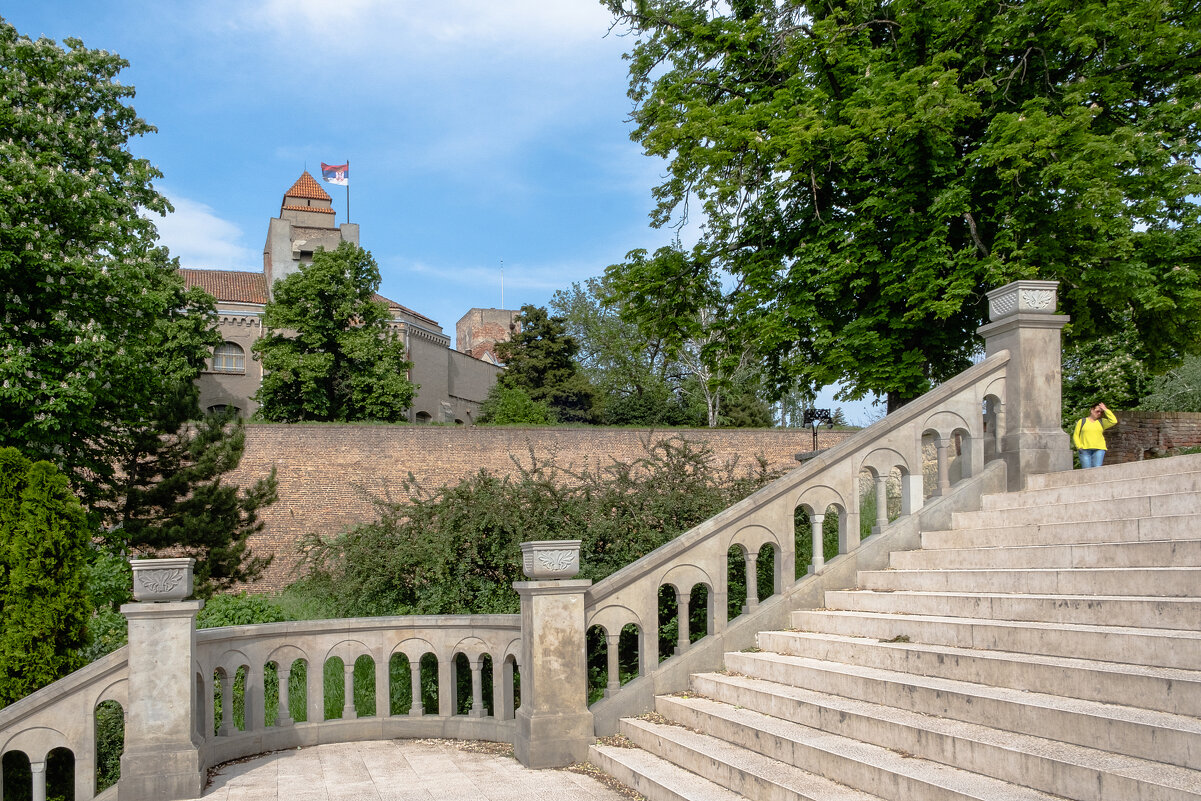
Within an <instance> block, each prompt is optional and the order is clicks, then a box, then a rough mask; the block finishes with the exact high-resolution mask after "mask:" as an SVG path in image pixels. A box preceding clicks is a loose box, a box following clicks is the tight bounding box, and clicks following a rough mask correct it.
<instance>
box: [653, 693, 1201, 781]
mask: <svg viewBox="0 0 1201 801" xmlns="http://www.w3.org/2000/svg"><path fill="white" fill-rule="evenodd" d="M691 690H692V692H694V693H697V694H699V695H701V696H705V697H708V698H712V699H714V700H717V701H721V702H723V703H725V704H729V705H732V706H736V707H744V708H746V709H750V710H754V711H756V712H760V713H763V714H766V715H771V716H773V717H776V718H781V719H784V720H790V721H793V722H794V723H797V724H800V725H803V726H809V727H811V728H815V729H821V730H823V731H829V732H831V733H833V734H838V735H842V736H844V737H850V738H853V739H856V740H862V741H863V742H869V743H872V744H874V745H878V746H881V747H883V748H888V749H890V750H893V751H896V752H898V753H908V754H913V755H914V756H916V757H920V758H922V759H928V760H932V761H934V762H939V763H942V764H947V765H952V766H954V767H957V768H960V769H963V770H968V771H972V772H975V773H980V774H983V775H986V776H992V777H993V778H996V779H1000V780H1002V781H1008V782H1014V783H1019V784H1024V785H1027V786H1030V787H1033V788H1034V789H1036V790H1041V791H1043V792H1047V793H1053V794H1056V795H1060V796H1064V797H1065V798H1072V799H1076V800H1077V801H1110V799H1124V800H1125V801H1201V772H1198V771H1197V770H1190V769H1188V768H1182V767H1177V766H1171V765H1164V764H1162V763H1158V762H1151V761H1149V760H1144V759H1137V758H1135V757H1131V756H1127V755H1124V754H1114V753H1110V752H1107V751H1101V750H1097V749H1093V748H1084V747H1083V746H1077V745H1070V744H1067V743H1063V742H1059V741H1051V740H1047V739H1044V738H1041V737H1033V736H1030V735H1023V734H1016V733H1013V732H1003V731H999V730H997V729H993V728H990V727H988V726H982V725H979V724H975V723H969V722H965V721H959V720H952V719H950V718H940V717H934V716H931V715H923V714H921V713H919V712H913V711H908V710H904V709H897V708H894V707H889V706H882V705H880V704H875V703H871V702H869V701H859V700H855V699H850V698H842V697H839V696H834V695H829V694H826V693H819V692H814V691H812V690H808V689H805V688H802V687H795V686H791V685H783V684H778V683H775V682H769V681H764V680H762V679H753V678H748V677H746V676H737V675H723V674H717V673H704V674H696V675H693V677H692V681H691ZM658 703H665V704H671V705H673V706H672V707H668V706H660V707H659V711H660V712H661V713H662V714H664V715H667V716H669V717H672V718H673V719H676V720H680V719H681V718H682V715H680V714H679V713H677V712H676V711H675V710H674V708H673V707H674V705H677V704H682V703H686V701H683V700H681V699H677V698H675V697H668V698H667V699H660V700H659V702H658Z"/></svg>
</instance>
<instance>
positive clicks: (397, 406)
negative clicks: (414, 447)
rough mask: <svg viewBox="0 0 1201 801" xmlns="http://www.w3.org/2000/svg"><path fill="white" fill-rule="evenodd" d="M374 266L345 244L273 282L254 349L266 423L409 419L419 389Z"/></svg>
mask: <svg viewBox="0 0 1201 801" xmlns="http://www.w3.org/2000/svg"><path fill="white" fill-rule="evenodd" d="M379 282H380V275H379V267H378V266H377V265H376V263H375V259H373V258H372V257H371V254H370V253H368V252H367V251H366V250H363V249H362V248H360V247H358V246H357V245H354V244H351V243H350V242H343V243H342V244H341V245H339V246H338V248H337V250H333V251H323V250H319V251H318V252H317V253H315V254H313V261H312V263H311V264H302V265H301V267H300V271H299V272H296V273H293V274H292V275H289V276H288V277H287V278H285V279H283V280H282V281H278V282H276V284H275V286H274V288H273V289H272V292H273V296H272V298H271V300H270V302H268V303H267V308H266V311H265V312H264V315H263V322H264V324H265V325H266V327H267V328H268V329H269V330H270V331H271V332H272V333H270V334H268V335H267V336H266V337H264V338H262V339H260V340H259V341H258V342H256V343H255V345H254V351H255V353H256V354H258V358H259V359H260V360H261V361H262V363H263V383H262V386H261V387H260V388H259V391H258V393H256V395H255V400H257V401H258V402H259V404H260V406H259V411H258V415H259V416H260V417H262V418H263V419H264V420H271V421H273V422H281V423H295V422H299V421H302V420H319V421H337V422H347V421H355V420H379V421H385V422H398V421H402V420H405V419H406V412H407V410H408V408H409V406H411V405H412V403H413V393H414V392H415V390H416V388H415V387H414V386H413V383H412V382H411V381H409V379H408V371H409V370H410V369H412V367H413V365H412V363H411V362H409V361H406V359H405V349H404V343H403V342H401V341H400V339H399V337H398V336H397V334H396V333H394V332H393V331H392V330H391V328H390V323H391V317H390V315H389V313H388V307H387V304H385V303H384V302H383V300H382V299H381V298H380V297H379V296H378V295H377V294H376V290H377V289H379Z"/></svg>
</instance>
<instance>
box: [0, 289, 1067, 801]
mask: <svg viewBox="0 0 1201 801" xmlns="http://www.w3.org/2000/svg"><path fill="white" fill-rule="evenodd" d="M989 302H990V309H991V313H992V318H993V319H992V322H990V323H989V324H988V325H985V326H983V327H982V328H981V329H980V333H981V334H982V335H983V337H984V340H985V355H984V358H983V359H982V360H981V361H980V362H979V363H978V364H976V365H974V366H972V367H971V368H969V369H968V370H966V371H964V372H963V373H961V374H960V375H958V376H956V377H954V378H952V379H951V380H949V381H947V382H945V383H944V384H942V385H941V386H939V387H938V388H936V389H935V390H933V391H932V392H929V393H927V394H926V395H925V396H923V397H922V398H919V399H917V400H915V401H913V402H912V403H910V404H908V405H906V406H905V407H903V408H901V409H899V410H897V411H895V412H893V413H892V414H890V415H888V417H886V418H885V419H884V420H881V421H879V422H877V423H875V424H873V425H872V426H870V427H868V428H867V429H864V430H863V431H860V432H858V433H856V434H854V435H853V436H851V437H849V438H848V439H846V440H844V441H843V442H842V443H840V444H839V445H837V446H836V447H834V448H831V449H829V450H828V451H824V452H820V453H818V454H816V455H814V456H813V457H812V458H810V459H808V460H807V461H805V462H804V463H803V464H802V465H801V466H800V467H798V468H797V469H795V470H793V471H792V472H790V473H789V474H788V475H786V476H784V477H782V478H780V479H778V480H777V481H775V482H773V483H772V484H770V485H768V486H766V487H764V488H762V489H761V490H759V491H758V492H756V493H754V494H753V495H751V496H750V497H748V498H746V499H744V500H742V501H740V502H739V503H736V504H734V505H733V506H731V507H730V508H728V509H726V510H725V511H723V512H721V513H719V514H718V515H716V516H714V517H713V518H711V519H709V520H707V521H705V522H703V523H701V524H700V525H698V526H696V527H694V528H692V529H691V530H689V531H687V532H685V533H684V534H682V535H680V536H679V537H677V538H676V539H674V540H672V541H671V542H669V543H667V544H666V545H664V546H663V547H661V548H659V549H657V550H655V551H654V552H652V553H650V554H648V555H646V556H645V557H643V558H642V559H639V560H638V561H636V562H634V563H633V564H630V565H628V566H626V567H625V568H622V569H621V570H618V571H617V572H615V573H613V574H612V575H610V576H609V577H607V578H605V579H604V580H602V581H600V582H598V583H597V584H595V585H592V584H591V582H589V581H581V580H576V579H572V578H570V575H572V573H571V571H566V572H562V571H560V572H558V573H554V575H553V577H547V574H545V573H535V572H533V571H531V569H530V566H531V564H534V563H536V561H537V560H536V559H535V558H534V557H533V556H532V553H533V551H531V552H530V553H527V554H526V556H525V562H526V572H527V575H528V576H531V578H532V579H533V580H531V581H524V582H518V583H516V584H515V589H516V590H517V592H518V594H519V595H520V597H521V614H520V615H460V616H423V617H391V618H366V619H352V620H326V621H307V622H290V623H272V624H261V625H252V626H235V627H229V628H222V629H208V630H202V631H197V630H196V628H195V616H196V613H197V612H198V611H199V610H200V608H201V606H202V603H201V602H199V601H187V600H184V599H185V598H186V597H187V595H188V594H189V593H190V592H191V566H190V560H153V561H151V562H150V563H149V564H147V565H145V566H144V567H145V568H146V575H147V576H153V575H158V574H162V575H168V574H169V575H171V576H175V575H176V574H177V573H178V574H179V575H180V576H181V577H182V580H179V581H176V580H173V581H171V582H161V581H153V580H149V579H146V580H143V581H139V578H138V576H139V567H138V565H136V564H135V571H134V575H135V580H134V581H135V597H136V598H137V599H138V602H137V603H133V604H127V605H126V606H125V607H123V608H122V612H123V613H124V614H125V615H126V617H127V618H128V620H129V645H128V646H127V647H125V648H122V649H121V650H119V651H117V652H114V653H113V654H110V655H109V656H106V657H104V658H102V659H100V660H98V661H96V662H95V663H93V664H91V665H89V666H87V667H86V668H84V669H82V670H80V671H76V672H75V673H73V674H71V675H70V676H68V677H66V678H64V679H62V680H60V681H58V682H56V683H55V684H53V685H51V686H49V687H46V688H43V689H42V690H39V691H38V692H36V693H34V694H32V695H30V696H29V697H27V698H24V699H22V700H21V701H18V702H16V703H14V704H12V705H11V706H9V707H7V708H5V709H3V710H0V754H3V753H8V752H11V751H22V752H24V753H25V754H26V755H28V756H29V759H30V764H31V768H32V772H33V784H34V786H33V798H34V801H44V799H45V797H46V793H45V791H46V787H45V762H46V755H47V754H48V753H50V752H51V751H52V750H54V749H56V748H66V749H68V750H70V751H71V752H72V754H73V755H74V758H75V765H76V772H75V798H76V799H78V800H79V801H87V800H88V799H91V798H93V797H95V795H96V793H95V780H94V776H95V766H96V753H95V751H96V743H95V719H96V709H97V706H98V705H99V704H100V703H102V702H105V701H115V702H116V703H118V704H120V705H121V707H122V709H123V711H124V713H125V721H126V726H125V731H126V741H125V753H124V755H123V757H122V762H121V766H122V777H121V781H120V796H121V799H122V801H131V800H132V801H140V800H141V799H163V798H192V797H197V796H198V795H199V794H200V792H201V790H202V789H203V782H204V776H205V772H206V770H207V769H208V768H209V767H210V766H212V765H215V764H218V763H221V762H224V761H227V760H230V759H235V758H239V757H244V756H248V755H251V754H256V753H260V752H263V751H270V750H276V749H284V748H294V747H297V746H303V745H312V744H316V743H319V742H332V741H349V740H363V739H379V738H390V737H437V736H450V737H456V738H464V739H483V740H499V741H506V742H511V743H513V745H514V750H515V753H516V755H517V757H518V758H519V759H520V760H521V761H522V762H523V763H525V764H527V765H530V766H534V767H549V766H557V765H563V764H567V763H569V762H571V761H575V760H578V759H582V758H583V756H584V754H585V753H586V750H587V747H588V744H589V743H590V742H591V740H592V738H593V737H594V736H595V735H596V734H598V733H601V734H606V733H610V731H611V729H612V726H613V724H614V723H615V720H616V716H617V715H619V714H629V713H631V712H638V711H642V710H643V709H647V708H649V706H650V701H651V698H652V697H653V694H654V693H656V692H663V691H670V690H674V689H680V688H682V687H683V682H684V680H685V679H686V676H687V673H688V672H690V671H692V670H697V669H711V668H712V667H714V666H716V665H715V664H714V663H715V662H716V664H720V658H721V654H722V653H723V649H724V648H727V647H730V646H731V645H733V646H735V647H738V643H740V642H745V643H748V644H749V642H750V637H752V636H753V634H754V632H755V631H757V630H758V628H759V627H765V626H773V625H780V624H781V622H782V621H783V620H784V619H785V615H786V611H787V609H788V606H789V604H796V603H801V602H804V603H817V602H818V600H819V599H820V594H821V591H822V590H823V589H826V588H829V587H832V586H836V585H837V582H839V581H849V580H853V578H852V577H853V575H854V570H855V569H856V566H857V565H860V564H868V563H869V562H868V561H866V560H867V559H868V557H865V556H863V552H864V551H869V552H871V554H872V556H871V558H872V559H875V560H876V562H875V563H876V564H879V563H880V558H881V557H880V554H881V552H883V554H884V557H885V558H886V556H887V554H886V552H884V551H882V549H886V548H888V547H893V546H892V544H891V543H899V544H898V545H897V547H912V543H914V542H916V537H917V532H918V530H919V527H918V522H920V520H921V519H925V518H926V517H927V516H929V517H930V518H931V519H934V520H936V521H937V520H940V519H944V518H947V517H949V514H950V511H951V510H953V509H954V508H956V507H955V504H957V503H960V502H961V500H962V499H963V498H967V497H968V496H969V495H970V494H971V493H970V492H966V490H971V492H974V493H975V496H974V497H975V499H976V502H978V498H979V494H980V492H982V491H983V490H984V489H988V490H990V491H993V490H996V489H998V488H999V489H1004V488H1006V487H1008V488H1009V489H1017V488H1020V487H1021V486H1022V484H1023V482H1024V481H1025V478H1026V476H1028V475H1031V474H1034V473H1040V472H1049V471H1053V470H1063V469H1068V468H1070V466H1071V455H1070V451H1069V450H1068V447H1067V437H1066V435H1065V434H1064V433H1063V431H1062V430H1061V429H1060V428H1059V419H1058V417H1059V408H1060V398H1059V378H1060V352H1059V334H1060V329H1061V328H1062V327H1063V325H1064V324H1065V323H1066V322H1067V318H1066V317H1064V316H1062V315H1058V314H1055V313H1054V312H1055V285H1054V284H1053V283H1051V282H1040V281H1025V282H1017V283H1015V284H1011V285H1009V286H1006V287H1003V288H1001V289H999V290H995V291H994V292H990V293H989ZM927 441H929V442H932V444H933V445H934V449H935V452H936V457H937V471H936V478H934V480H933V481H932V484H931V486H930V487H929V490H930V491H929V492H927V491H926V489H927V488H926V477H925V469H924V455H923V447H924V444H925V443H926V442H927ZM953 446H956V447H958V448H960V449H961V451H962V453H961V455H960V457H959V460H958V464H959V474H958V475H956V476H953V475H952V473H951V470H950V466H951V457H950V450H951V448H952V447H953ZM894 473H896V474H898V475H899V476H900V483H901V514H902V517H901V519H900V520H897V521H893V522H891V523H890V521H889V520H888V517H887V515H886V514H885V513H884V512H883V511H881V510H883V509H885V508H886V505H887V504H886V497H885V490H886V488H885V484H886V482H887V481H888V479H889V476H890V475H893V474H894ZM864 476H866V477H867V480H866V481H864V479H863V477H864ZM953 481H954V482H956V484H955V486H954V487H952V482H953ZM863 492H874V493H876V499H877V517H876V520H874V521H869V522H871V523H873V526H872V530H873V534H874V533H877V532H879V533H882V534H883V536H881V537H876V536H872V537H871V539H870V540H869V541H868V543H867V544H866V545H865V546H864V547H861V543H860V534H859V532H860V521H859V515H860V511H859V510H860V505H859V500H860V495H861V493H863ZM964 502H971V501H970V500H968V501H964ZM798 508H802V509H805V510H806V511H807V512H808V517H809V520H810V523H811V527H812V530H811V531H810V532H808V535H809V537H810V541H809V545H810V547H811V549H812V552H813V560H812V563H811V565H810V568H809V571H808V573H807V574H806V575H804V576H801V577H799V579H798V576H797V575H796V570H795V567H796V564H795V560H796V543H797V532H796V531H794V519H795V514H796V510H797V509H798ZM830 509H834V510H836V511H837V513H838V516H839V524H840V527H839V528H840V530H839V547H838V552H839V556H838V557H836V558H835V559H832V560H831V561H829V562H828V563H827V562H826V561H825V560H824V559H823V552H822V545H823V543H822V521H823V517H824V516H825V515H826V514H827V513H828V512H829V510H830ZM938 515H942V518H940V517H938ZM885 529H887V531H885ZM902 531H903V532H907V533H906V534H905V536H906V537H908V539H904V538H901V537H899V535H898V532H902ZM801 534H802V536H804V535H805V534H806V532H801ZM894 537H897V538H896V539H890V538H894ZM881 542H887V543H890V544H888V545H878V543H881ZM906 543H909V544H908V545H907V544H906ZM526 545H529V546H535V545H545V543H527V544H526ZM550 545H551V546H552V552H553V553H555V554H559V556H557V557H556V560H552V561H555V564H554V565H550V566H551V567H556V570H557V569H558V567H561V566H562V565H560V564H559V563H560V562H562V561H563V560H562V558H561V557H562V554H567V555H568V556H571V553H570V552H571V550H572V549H574V563H573V564H572V565H571V569H572V570H575V569H578V547H579V542H578V541H574V542H571V543H551V544H550ZM523 549H525V545H523ZM731 549H735V550H736V552H737V553H738V554H740V555H741V556H742V560H743V565H742V569H743V570H745V574H746V579H747V582H746V583H747V588H746V599H745V603H742V613H741V614H737V615H735V618H734V619H733V620H731V619H730V618H729V607H728V603H729V599H728V598H727V595H728V592H729V579H730V576H729V575H728V572H729V555H730V551H731ZM766 549H771V550H772V552H773V556H774V559H775V574H774V576H773V585H774V587H773V589H774V592H775V594H774V595H772V596H771V597H770V598H767V599H764V598H759V597H758V592H757V588H756V581H755V578H756V564H757V561H758V560H759V559H760V557H761V554H764V553H765V552H766ZM547 559H549V557H547ZM569 561H570V560H569ZM182 562H188V565H187V569H186V574H185V573H183V572H181V569H182V566H181V563H182ZM548 565H549V563H548ZM544 567H545V566H544ZM167 584H170V585H171V586H170V587H168V586H167ZM702 585H703V586H704V587H706V588H707V593H706V596H707V602H706V603H707V610H706V611H707V614H706V616H705V617H706V621H707V622H706V631H705V632H704V635H705V636H703V637H701V638H700V639H699V640H698V641H696V642H693V641H692V637H691V636H690V635H691V634H692V632H689V631H688V623H687V620H688V614H687V613H688V609H689V605H690V603H691V601H692V597H693V596H694V594H695V588H697V587H698V586H702ZM664 587H670V588H671V590H672V591H673V592H674V593H675V594H676V598H677V606H678V609H679V618H680V623H681V625H679V634H678V637H677V643H676V648H675V650H676V653H675V654H674V655H672V656H670V657H668V658H666V660H665V661H663V662H660V659H659V642H658V633H659V607H658V598H659V593H660V590H661V589H662V588H664ZM736 600H737V601H739V602H741V600H742V599H736ZM630 626H633V627H635V629H636V630H637V632H638V677H637V678H635V679H633V680H631V681H629V682H628V683H626V684H622V683H621V682H620V681H619V677H618V676H617V672H618V671H617V664H618V659H617V653H616V651H617V647H618V643H619V640H620V638H621V635H622V632H623V631H624V630H626V629H627V628H628V627H630ZM593 627H599V629H600V630H601V631H602V632H603V634H604V638H603V639H604V641H605V645H606V648H607V649H608V653H607V656H606V661H607V664H608V668H609V681H608V684H607V687H606V691H605V694H604V698H603V699H602V700H600V701H598V702H596V703H595V704H593V705H592V706H591V707H589V706H588V703H587V686H586V683H587V672H588V670H587V654H586V641H587V636H586V635H587V632H588V630H589V629H591V628H593ZM431 654H432V655H433V657H434V658H435V661H436V663H437V668H436V676H429V677H428V681H430V682H432V683H433V684H435V685H436V687H437V689H438V708H437V712H436V713H431V712H427V711H426V710H424V709H423V706H422V704H423V699H422V696H423V694H424V693H423V689H424V687H425V685H426V682H427V677H426V676H425V675H423V665H422V663H423V662H426V661H427V660H426V657H427V656H429V655H431ZM460 655H461V656H462V657H463V658H464V659H465V661H466V664H467V667H466V670H467V671H468V673H469V676H468V679H469V680H468V681H467V682H466V683H467V684H469V685H470V687H471V697H470V699H469V700H468V701H467V704H466V705H467V707H468V713H467V714H459V713H458V709H459V703H458V700H459V699H458V698H457V693H458V686H459V677H458V675H457V671H458V665H459V660H458V657H459V656H460ZM335 657H336V658H338V659H340V660H341V661H342V667H343V675H342V685H343V697H342V704H341V716H340V717H331V718H330V719H326V717H325V698H326V686H325V678H324V674H325V667H326V664H327V663H328V662H329V660H331V659H333V658H335ZM363 657H367V658H369V659H371V660H372V662H373V664H374V709H373V710H371V712H370V713H369V714H364V715H362V716H360V715H359V710H358V708H357V707H356V705H355V698H354V680H355V664H356V662H357V661H358V660H360V659H361V658H363ZM398 657H399V658H402V659H404V660H407V662H408V665H409V673H410V676H409V681H410V686H409V687H408V688H407V689H408V691H409V692H410V694H411V695H412V705H411V708H410V709H409V710H408V712H407V713H401V714H395V715H394V714H391V711H392V710H391V701H390V686H389V685H390V681H391V675H392V674H391V665H392V662H393V659H394V658H398ZM488 663H490V665H491V671H492V673H491V678H492V684H493V686H492V690H493V694H492V698H491V699H490V700H491V704H492V712H493V714H491V715H486V714H485V708H486V706H487V704H486V701H487V700H489V699H486V698H485V697H484V695H483V683H484V676H485V675H486V674H485V667H486V665H487V664H488ZM300 664H303V665H304V666H305V667H304V671H305V682H304V695H305V702H304V712H305V714H304V718H305V719H304V720H303V721H301V720H297V718H298V717H299V715H298V713H299V711H300V708H299V706H298V704H299V699H298V698H297V699H293V698H292V688H293V685H294V684H298V683H299V680H298V679H296V670H297V669H298V668H297V665H300ZM517 671H520V679H521V682H520V705H519V706H518V705H517V704H516V698H517V697H518V696H517V692H516V690H515V687H514V676H515V672H517ZM239 672H242V674H243V675H244V688H245V689H244V691H243V693H242V704H243V707H244V718H243V726H242V727H241V728H238V727H235V726H232V725H230V721H231V719H232V717H233V715H232V714H231V709H230V707H231V706H232V705H233V701H234V696H235V691H234V689H233V688H234V686H235V684H236V683H237V676H238V675H239ZM271 672H274V674H275V676H276V679H275V681H276V682H277V687H278V689H277V696H276V697H275V698H274V699H268V698H267V697H266V696H267V693H268V681H267V677H268V675H269V673H271ZM218 697H219V698H220V699H221V719H220V724H218V720H217V717H216V708H217V699H218ZM465 700H466V699H465ZM272 701H273V702H274V703H273V704H272ZM272 705H274V708H275V714H274V715H270V718H269V715H268V713H269V711H270V708H271V706H272ZM104 795H105V797H109V796H110V795H112V793H111V791H110V792H106V793H105V794H104Z"/></svg>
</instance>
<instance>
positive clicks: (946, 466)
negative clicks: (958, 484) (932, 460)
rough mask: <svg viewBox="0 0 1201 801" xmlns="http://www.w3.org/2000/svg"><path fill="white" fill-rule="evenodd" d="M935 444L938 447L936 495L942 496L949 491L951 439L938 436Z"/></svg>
mask: <svg viewBox="0 0 1201 801" xmlns="http://www.w3.org/2000/svg"><path fill="white" fill-rule="evenodd" d="M935 446H936V447H937V449H938V495H939V496H943V495H946V494H947V493H948V492H950V491H951V458H950V455H949V454H950V448H951V439H950V438H949V437H939V438H938V439H937V440H935Z"/></svg>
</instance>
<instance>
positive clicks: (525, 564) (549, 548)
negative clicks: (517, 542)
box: [521, 540, 581, 581]
mask: <svg viewBox="0 0 1201 801" xmlns="http://www.w3.org/2000/svg"><path fill="white" fill-rule="evenodd" d="M580 542H581V540H535V541H533V542H523V543H521V570H522V572H523V573H525V577H526V578H528V579H532V580H534V581H547V580H552V579H569V578H571V577H572V576H574V575H575V574H576V573H579V572H580Z"/></svg>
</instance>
